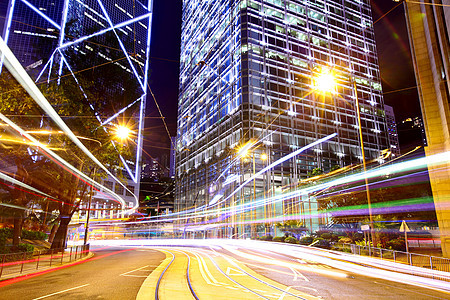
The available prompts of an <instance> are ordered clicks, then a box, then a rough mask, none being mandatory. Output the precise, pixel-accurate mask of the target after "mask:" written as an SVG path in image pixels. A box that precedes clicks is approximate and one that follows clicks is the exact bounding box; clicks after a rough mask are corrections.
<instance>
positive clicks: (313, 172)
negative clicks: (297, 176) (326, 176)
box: [307, 168, 323, 177]
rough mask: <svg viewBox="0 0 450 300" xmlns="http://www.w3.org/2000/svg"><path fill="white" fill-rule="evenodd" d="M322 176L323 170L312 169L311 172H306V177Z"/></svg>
mask: <svg viewBox="0 0 450 300" xmlns="http://www.w3.org/2000/svg"><path fill="white" fill-rule="evenodd" d="M322 174H323V170H322V169H321V168H314V169H313V170H312V171H311V172H308V174H307V176H308V177H314V176H319V175H322Z"/></svg>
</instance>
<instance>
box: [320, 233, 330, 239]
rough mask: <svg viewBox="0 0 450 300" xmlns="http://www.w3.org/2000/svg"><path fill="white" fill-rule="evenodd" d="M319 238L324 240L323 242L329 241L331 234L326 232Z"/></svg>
mask: <svg viewBox="0 0 450 300" xmlns="http://www.w3.org/2000/svg"><path fill="white" fill-rule="evenodd" d="M320 237H321V238H323V239H325V240H330V239H331V233H328V232H325V233H322V234H321V235H320Z"/></svg>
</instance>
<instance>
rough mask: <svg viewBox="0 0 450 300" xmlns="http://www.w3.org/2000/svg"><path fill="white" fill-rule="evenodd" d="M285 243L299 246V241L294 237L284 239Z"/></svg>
mask: <svg viewBox="0 0 450 300" xmlns="http://www.w3.org/2000/svg"><path fill="white" fill-rule="evenodd" d="M284 242H285V243H289V244H298V240H297V239H296V238H295V237H293V236H288V237H287V238H285V239H284Z"/></svg>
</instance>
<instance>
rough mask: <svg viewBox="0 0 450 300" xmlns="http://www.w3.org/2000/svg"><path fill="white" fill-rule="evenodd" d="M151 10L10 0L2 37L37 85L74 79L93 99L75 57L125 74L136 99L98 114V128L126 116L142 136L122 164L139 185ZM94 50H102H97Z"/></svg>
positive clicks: (106, 2)
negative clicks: (89, 56) (92, 55)
mask: <svg viewBox="0 0 450 300" xmlns="http://www.w3.org/2000/svg"><path fill="white" fill-rule="evenodd" d="M152 7H153V0H145V3H143V2H140V1H137V0H133V1H126V0H121V1H120V0H118V1H112V0H52V1H47V0H28V1H27V0H10V2H9V6H8V12H7V19H6V22H5V27H4V32H3V38H4V40H5V41H6V42H7V44H8V46H9V47H10V48H11V49H12V50H13V52H14V54H15V55H16V57H17V58H18V59H19V61H20V62H21V63H22V65H23V66H24V67H25V68H26V69H27V71H28V72H29V73H30V75H31V76H32V77H33V78H34V79H35V81H36V82H42V81H44V80H46V81H48V82H49V81H50V80H58V82H60V81H61V78H63V77H65V78H67V77H71V78H73V79H74V80H75V81H76V83H77V84H78V86H79V88H80V89H81V91H83V94H84V95H85V97H86V98H87V99H88V96H87V94H86V93H84V90H85V88H84V86H83V83H82V82H81V81H80V80H79V78H78V77H79V76H78V73H79V72H82V71H83V70H79V69H77V68H76V66H74V65H72V64H71V61H70V55H74V53H75V55H79V56H80V57H83V55H86V54H87V53H89V51H92V52H94V53H95V55H97V56H98V57H100V60H99V61H97V62H96V65H97V66H98V65H100V66H102V65H107V64H108V63H110V64H114V65H116V66H118V67H120V69H121V70H122V71H123V73H122V74H121V78H126V80H130V81H134V82H135V84H136V87H137V89H138V91H137V95H138V96H137V97H135V98H134V99H131V100H129V101H123V102H122V103H114V104H112V106H111V109H110V110H109V112H110V113H109V114H105V113H104V112H103V113H102V114H100V113H97V112H96V117H97V119H98V121H99V126H103V127H104V128H111V127H114V126H116V125H118V124H119V123H120V120H119V119H120V118H122V117H123V116H125V115H126V116H127V118H128V119H129V120H131V119H132V123H133V125H134V126H135V131H136V133H137V134H136V137H135V141H134V142H135V144H134V146H133V151H134V153H135V155H134V158H135V159H134V161H130V160H125V159H124V158H123V157H121V160H122V162H123V164H124V166H125V168H126V170H127V173H128V175H129V177H130V178H131V179H132V180H133V182H134V183H138V182H139V178H140V161H141V156H142V140H143V136H142V132H143V126H144V115H145V103H146V96H147V91H148V86H147V79H148V64H149V52H150V37H151V22H152ZM95 45H97V46H99V47H97V48H96V49H94V48H93V47H94V46H95ZM117 57H119V59H117ZM96 65H93V66H92V68H95V67H96ZM0 68H1V66H0ZM0 70H1V69H0ZM124 80H125V79H124ZM122 85H123V83H121V82H117V84H115V86H112V87H108V88H109V90H108V92H109V93H111V94H114V93H115V92H116V91H118V90H124V87H123V86H122ZM88 101H89V99H88ZM90 106H91V108H92V109H93V110H95V107H94V105H92V104H91V105H90Z"/></svg>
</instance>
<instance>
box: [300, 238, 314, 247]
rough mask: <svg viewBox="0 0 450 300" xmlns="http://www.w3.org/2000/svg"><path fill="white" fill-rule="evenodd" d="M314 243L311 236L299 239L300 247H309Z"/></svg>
mask: <svg viewBox="0 0 450 300" xmlns="http://www.w3.org/2000/svg"><path fill="white" fill-rule="evenodd" d="M313 241H314V238H313V237H312V236H304V237H302V238H301V239H300V241H299V244H300V245H309V244H311V243H312V242H313Z"/></svg>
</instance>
